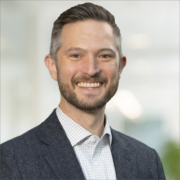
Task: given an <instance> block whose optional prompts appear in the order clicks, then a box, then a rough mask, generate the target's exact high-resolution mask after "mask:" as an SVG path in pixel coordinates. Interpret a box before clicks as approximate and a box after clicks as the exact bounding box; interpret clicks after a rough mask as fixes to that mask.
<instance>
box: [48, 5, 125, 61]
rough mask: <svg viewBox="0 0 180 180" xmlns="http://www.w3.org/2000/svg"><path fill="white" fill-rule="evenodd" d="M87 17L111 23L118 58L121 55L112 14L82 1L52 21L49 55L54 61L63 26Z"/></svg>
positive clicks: (116, 28)
mask: <svg viewBox="0 0 180 180" xmlns="http://www.w3.org/2000/svg"><path fill="white" fill-rule="evenodd" d="M88 19H93V20H96V21H103V22H107V23H108V24H109V25H111V27H112V28H113V33H114V36H115V41H116V47H117V49H118V52H119V56H120V58H121V57H122V50H121V33H120V30H119V28H118V26H117V25H116V23H115V18H114V16H113V15H112V14H111V13H110V12H109V11H107V10H106V9H105V8H103V7H102V6H98V5H95V4H93V3H84V4H79V5H77V6H74V7H71V8H70V9H68V10H66V11H65V12H63V13H62V14H61V15H60V16H59V17H58V18H57V20H56V21H55V22H54V26H53V30H52V35H51V47H50V55H51V56H52V58H53V59H54V61H55V62H56V63H57V56H56V55H57V51H58V50H59V49H60V47H61V43H62V42H61V39H60V36H61V31H62V28H63V26H64V25H65V24H68V23H72V22H77V21H84V20H88Z"/></svg>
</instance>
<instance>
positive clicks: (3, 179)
mask: <svg viewBox="0 0 180 180" xmlns="http://www.w3.org/2000/svg"><path fill="white" fill-rule="evenodd" d="M8 149H9V148H6V147H4V146H3V145H1V146H0V180H10V179H11V180H12V179H13V180H21V179H23V178H22V176H21V173H20V171H19V168H18V166H17V163H16V160H15V157H14V155H13V148H11V150H10V151H9V150H8Z"/></svg>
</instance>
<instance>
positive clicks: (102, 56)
mask: <svg viewBox="0 0 180 180" xmlns="http://www.w3.org/2000/svg"><path fill="white" fill-rule="evenodd" d="M111 57H112V56H111V55H109V54H103V55H101V56H100V58H103V59H107V58H111Z"/></svg>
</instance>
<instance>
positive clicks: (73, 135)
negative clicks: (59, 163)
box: [56, 106, 112, 147]
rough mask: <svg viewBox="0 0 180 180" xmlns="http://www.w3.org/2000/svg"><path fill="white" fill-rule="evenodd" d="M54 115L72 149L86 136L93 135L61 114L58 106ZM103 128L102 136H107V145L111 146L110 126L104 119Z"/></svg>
mask: <svg viewBox="0 0 180 180" xmlns="http://www.w3.org/2000/svg"><path fill="white" fill-rule="evenodd" d="M56 114H57V117H58V119H59V121H60V123H61V125H62V126H63V129H64V131H65V133H66V135H67V137H68V139H69V141H70V143H71V145H72V146H73V147H74V146H75V145H76V144H77V143H79V142H80V141H82V140H83V139H85V138H87V137H88V136H91V135H93V134H92V133H90V132H89V131H87V130H86V129H85V128H83V127H82V126H81V125H79V124H78V123H76V122H75V121H73V120H72V119H71V118H70V117H68V116H67V115H66V114H64V113H63V112H62V110H61V109H60V108H59V106H58V107H57V109H56ZM105 122H106V124H105V128H104V132H103V135H102V137H103V136H104V135H106V134H108V135H109V144H110V146H111V143H112V134H111V130H110V126H109V123H108V121H107V120H106V117H105Z"/></svg>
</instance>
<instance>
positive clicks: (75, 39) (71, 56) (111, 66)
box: [45, 3, 126, 111]
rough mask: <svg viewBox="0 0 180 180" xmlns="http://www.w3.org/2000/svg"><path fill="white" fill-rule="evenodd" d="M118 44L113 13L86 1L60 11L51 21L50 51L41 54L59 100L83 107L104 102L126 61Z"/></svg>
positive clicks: (92, 107) (107, 99)
mask: <svg viewBox="0 0 180 180" xmlns="http://www.w3.org/2000/svg"><path fill="white" fill-rule="evenodd" d="M93 8H95V9H93ZM73 15H74V17H73ZM81 16H82V17H81ZM91 16H92V17H91ZM85 17H86V18H85ZM73 18H74V21H73ZM102 18H104V19H105V18H106V20H104V19H103V20H102ZM109 22H110V23H111V24H110V23H109ZM112 25H113V26H112ZM58 28H60V31H58ZM59 32H60V33H59ZM116 36H117V37H116ZM55 37H56V38H55ZM117 39H119V44H117ZM119 45H120V32H119V29H118V27H117V26H116V25H115V21H114V17H113V16H112V15H111V14H110V13H109V12H107V11H106V10H105V9H103V8H102V7H99V6H96V5H92V4H90V3H86V4H84V5H79V6H76V7H73V8H71V9H69V10H67V11H66V12H64V13H62V14H61V16H60V17H59V18H58V19H57V20H56V21H55V23H54V28H53V33H52V43H51V55H47V56H46V58H45V63H46V66H47V67H48V69H49V71H50V73H51V76H52V78H53V79H55V80H57V81H58V84H59V89H60V91H61V104H64V105H65V104H66V105H67V104H69V106H71V105H72V106H73V107H76V108H78V109H81V110H84V111H93V110H97V109H100V108H103V107H104V106H105V104H106V103H107V102H108V101H109V100H110V99H111V97H112V96H113V95H114V94H115V92H116V91H117V88H118V82H119V78H120V74H121V72H122V69H123V68H124V66H125V64H126V59H125V57H122V55H121V48H120V46H119ZM55 47H56V48H55ZM56 51H57V52H56Z"/></svg>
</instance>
